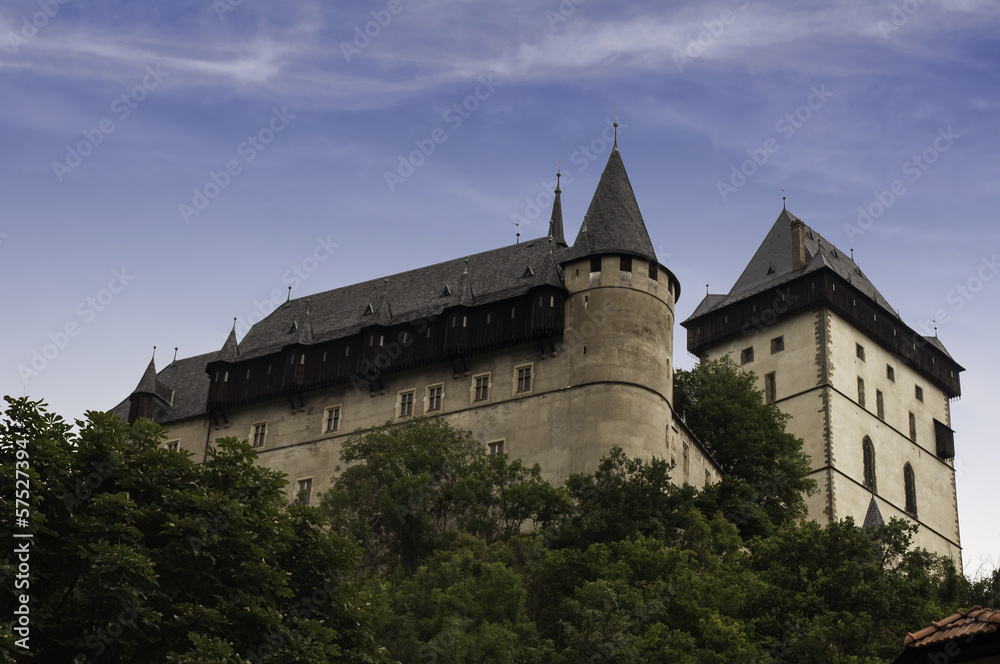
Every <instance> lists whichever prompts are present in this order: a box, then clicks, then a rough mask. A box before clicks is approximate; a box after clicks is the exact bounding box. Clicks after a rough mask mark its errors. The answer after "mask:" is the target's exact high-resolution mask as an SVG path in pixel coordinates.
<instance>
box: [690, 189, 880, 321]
mask: <svg viewBox="0 0 1000 664" xmlns="http://www.w3.org/2000/svg"><path fill="white" fill-rule="evenodd" d="M792 221H798V218H797V217H796V216H795V215H793V214H792V213H791V212H789V211H788V210H784V209H783V210H782V211H781V214H779V215H778V219H777V221H775V222H774V225H773V226H772V227H771V230H770V231H768V233H767V236H765V237H764V241H763V242H761V243H760V246H759V247H758V248H757V252H756V253H755V254H754V255H753V258H751V259H750V262H749V263H747V266H746V268H744V270H743V274H741V275H740V277H739V279H737V280H736V283H735V284H733V287H732V288H731V289H730V291H729V293H728V294H726V295H718V294H712V295H708V296H706V297H705V299H704V300H702V301H701V303H700V304H699V305H698V307H697V308H696V309H695V311H694V313H693V314H691V317H690V318H689V319H688V320H691V319H692V318H697V317H699V316H702V315H704V314H707V313H709V312H711V311H715V310H717V309H721V308H722V307H725V306H728V305H730V304H733V303H734V302H739V301H740V300H742V299H744V298H747V297H749V296H751V295H756V294H757V293H760V292H762V291H765V290H768V289H769V288H773V287H775V286H778V285H780V284H783V283H785V282H786V281H791V280H792V279H795V278H797V277H800V276H802V275H804V274H809V273H811V272H816V271H817V270H820V269H823V268H830V269H832V270H833V271H834V272H835V273H836V274H838V275H839V276H840V277H841V278H843V279H845V280H846V281H847V282H848V283H850V284H851V285H853V286H854V287H855V288H857V289H858V290H860V291H861V292H862V293H864V294H865V295H868V296H869V297H870V298H871V299H872V300H873V301H874V302H875V303H876V304H878V305H879V306H880V307H882V308H883V309H885V310H886V311H887V312H889V313H890V314H892V315H893V316H894V317H898V315H897V314H896V310H895V309H893V308H892V305H890V304H889V302H888V300H886V299H885V298H884V297H883V296H882V294H881V293H879V292H878V289H877V288H875V286H874V285H873V284H872V282H871V281H869V280H868V277H867V276H865V274H864V273H863V272H862V271H861V268H860V267H858V264H857V263H855V262H854V261H853V260H852V259H851V257H850V254H845V253H844V252H842V251H840V250H839V249H837V247H835V246H834V245H833V243H831V242H830V241H829V240H827V239H826V238H824V237H822V236H821V235H820V234H819V233H817V232H816V231H814V230H813V229H812V228H810V227H809V226H808V225H807V226H806V227H805V241H806V242H805V244H806V264H805V267H803V268H801V269H799V270H793V269H792V233H791V224H792Z"/></svg>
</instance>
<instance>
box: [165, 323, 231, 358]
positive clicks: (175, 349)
mask: <svg viewBox="0 0 1000 664" xmlns="http://www.w3.org/2000/svg"><path fill="white" fill-rule="evenodd" d="M235 331H236V316H233V332H235ZM174 350H176V348H175V349H174Z"/></svg>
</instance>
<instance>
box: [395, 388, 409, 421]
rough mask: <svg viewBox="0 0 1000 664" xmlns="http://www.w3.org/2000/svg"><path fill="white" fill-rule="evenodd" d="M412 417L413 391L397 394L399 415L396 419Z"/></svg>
mask: <svg viewBox="0 0 1000 664" xmlns="http://www.w3.org/2000/svg"><path fill="white" fill-rule="evenodd" d="M411 415H413V390H410V391H409V392H400V393H399V415H398V416H397V417H410V416H411Z"/></svg>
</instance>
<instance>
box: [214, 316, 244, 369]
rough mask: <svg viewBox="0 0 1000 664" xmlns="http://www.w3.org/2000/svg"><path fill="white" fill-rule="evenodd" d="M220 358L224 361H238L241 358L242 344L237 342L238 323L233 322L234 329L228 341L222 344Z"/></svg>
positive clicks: (227, 338)
mask: <svg viewBox="0 0 1000 664" xmlns="http://www.w3.org/2000/svg"><path fill="white" fill-rule="evenodd" d="M218 359H219V360H222V361H223V362H236V361H237V360H239V359H240V345H239V343H237V342H236V323H233V329H232V330H230V332H229V336H228V337H226V343H224V344H222V350H220V351H219V358H218Z"/></svg>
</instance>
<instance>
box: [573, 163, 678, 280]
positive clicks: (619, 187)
mask: <svg viewBox="0 0 1000 664" xmlns="http://www.w3.org/2000/svg"><path fill="white" fill-rule="evenodd" d="M600 254H626V255H630V256H638V257H640V258H645V259H646V260H650V261H656V252H654V251H653V243H652V242H650V241H649V232H648V231H647V230H646V222H644V221H643V220H642V213H641V212H639V204H638V203H637V202H636V200H635V193H634V192H633V191H632V183H631V182H629V179H628V173H626V172H625V163H624V162H623V161H622V156H621V153H620V152H619V151H618V146H617V145H616V146H615V147H614V148H612V150H611V156H610V157H608V163H607V165H606V166H605V167H604V172H603V173H602V174H601V180H600V182H598V183H597V191H595V192H594V198H593V199H592V200H591V201H590V207H589V208H588V209H587V214H586V216H585V217H584V223H583V226H582V227H581V228H580V233H579V234H578V235H577V236H576V241H575V242H574V243H573V246H572V247H571V248H570V249H569V251H567V252H566V255H565V256H564V257H563V259H562V262H564V263H565V262H566V261H570V260H576V259H578V258H582V257H584V256H593V255H600ZM657 262H658V261H657Z"/></svg>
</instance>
